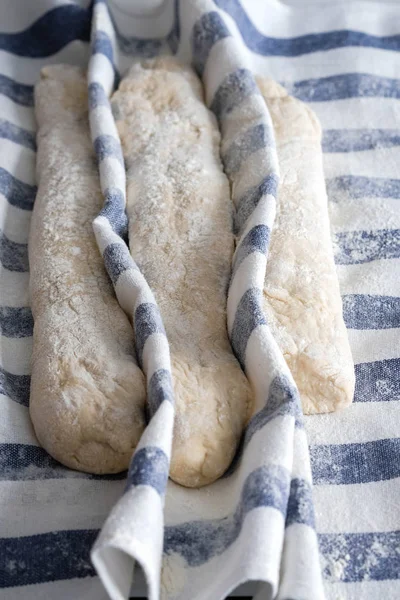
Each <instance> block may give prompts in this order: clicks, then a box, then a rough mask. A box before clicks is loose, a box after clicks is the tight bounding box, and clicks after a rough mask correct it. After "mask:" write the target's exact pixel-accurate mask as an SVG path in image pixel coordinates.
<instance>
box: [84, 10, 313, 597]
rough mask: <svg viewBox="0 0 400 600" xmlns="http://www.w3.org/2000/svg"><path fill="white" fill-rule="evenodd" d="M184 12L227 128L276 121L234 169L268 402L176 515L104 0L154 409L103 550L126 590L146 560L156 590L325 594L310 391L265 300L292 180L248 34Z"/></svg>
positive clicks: (115, 223)
mask: <svg viewBox="0 0 400 600" xmlns="http://www.w3.org/2000/svg"><path fill="white" fill-rule="evenodd" d="M175 19H176V21H175V33H176V32H178V31H179V38H178V37H177V36H176V35H175V36H171V37H170V39H169V40H168V41H169V46H170V48H171V50H170V51H173V52H174V53H176V54H177V55H178V56H179V57H180V58H181V59H182V60H186V61H188V62H190V63H192V64H193V66H194V67H195V69H196V71H197V73H198V74H199V76H201V77H202V79H203V83H204V87H205V96H206V103H207V105H208V106H209V107H210V109H211V110H212V111H213V112H214V114H215V116H216V118H217V121H218V123H219V126H220V129H221V134H222V141H224V140H231V143H232V144H234V143H235V140H237V139H240V138H242V137H243V136H245V135H246V134H247V133H248V132H249V131H250V130H251V129H252V128H254V126H255V125H256V124H257V125H260V124H261V125H262V126H263V128H264V130H265V131H267V132H268V133H267V135H266V138H267V139H268V140H269V141H268V144H266V145H265V148H264V154H263V160H262V163H261V164H258V168H257V169H252V168H251V161H252V153H251V148H249V152H248V156H243V157H242V160H243V162H244V161H246V164H247V166H248V172H249V173H250V175H251V177H248V178H247V179H248V181H246V186H243V185H242V184H241V182H240V178H239V176H238V174H237V173H238V172H239V170H237V171H235V172H234V173H233V174H232V184H233V189H236V190H237V189H240V190H241V192H240V195H239V196H238V197H236V196H235V195H234V198H233V201H234V204H235V207H236V210H235V217H234V222H235V229H236V231H237V233H238V243H237V247H236V252H235V255H234V259H233V275H232V279H231V283H230V288H229V294H228V333H229V336H230V339H231V343H232V346H233V349H234V351H235V353H236V356H237V357H238V359H239V361H240V363H241V365H242V367H243V369H244V370H245V372H246V374H247V376H248V378H249V380H250V382H251V384H252V387H253V390H255V403H256V411H255V414H254V416H253V417H252V419H251V421H250V423H249V424H248V426H247V429H246V432H245V435H244V439H243V444H242V448H241V456H240V457H238V458H237V461H236V463H235V466H234V467H232V468H231V469H230V471H229V472H228V473H227V474H226V475H225V477H224V478H223V480H221V481H219V482H216V483H214V484H213V485H212V486H211V487H210V488H207V490H206V493H207V494H208V498H207V497H205V495H204V490H187V489H180V490H178V491H175V492H174V491H172V490H173V489H174V488H175V487H176V486H174V485H173V484H172V483H170V485H169V487H170V490H171V493H172V496H173V497H174V496H175V495H176V498H177V499H175V500H173V501H170V502H171V504H172V506H171V510H168V508H167V510H166V512H165V514H164V496H165V492H166V484H167V479H168V469H169V459H170V450H171V441H172V427H173V392H172V384H171V365H170V360H169V353H168V343H167V340H166V338H165V331H164V328H163V325H162V320H161V316H160V313H159V311H158V309H157V306H156V304H155V300H154V297H153V296H152V294H151V292H150V290H149V288H148V286H147V284H146V282H145V280H144V278H143V276H142V275H141V274H140V272H139V270H138V268H137V266H136V264H135V263H134V261H133V259H132V258H131V257H130V253H129V249H128V246H127V245H126V243H125V242H124V240H123V235H124V233H125V232H126V223H125V222H124V218H126V217H125V212H124V209H125V201H126V199H125V187H126V185H125V184H126V182H125V171H124V167H123V161H121V156H122V150H121V145H120V142H119V138H118V134H117V131H116V126H115V123H114V119H113V115H112V112H111V106H110V102H109V96H110V93H111V91H112V90H113V89H114V86H115V82H116V77H115V73H116V72H118V70H119V64H118V56H119V48H118V37H117V36H116V35H115V29H114V26H113V21H112V18H111V15H110V13H109V10H108V7H107V4H106V3H105V2H103V0H100V1H96V2H95V5H94V13H93V22H92V57H91V60H90V64H89V75H88V84H89V94H90V124H91V133H92V138H93V143H94V147H95V150H96V152H97V157H98V161H99V171H100V181H101V187H102V191H103V194H104V198H105V204H104V208H103V210H102V211H101V213H100V215H99V216H98V217H97V218H96V219H95V221H94V225H93V226H94V231H95V234H96V239H97V242H98V246H99V249H100V251H101V253H102V255H103V257H104V261H105V265H106V268H107V270H108V272H109V275H110V277H111V279H112V280H113V283H114V288H115V292H116V294H117V297H118V300H119V302H120V304H121V306H123V308H124V309H125V310H126V312H127V313H128V314H129V316H130V317H131V318H132V320H133V323H134V329H135V338H136V340H135V341H136V347H137V352H138V359H139V364H140V365H141V366H142V367H143V370H144V372H145V374H146V377H147V390H148V402H149V406H150V407H151V409H152V412H153V416H152V418H151V420H150V423H149V425H148V427H147V429H146V431H145V433H144V435H143V437H142V439H141V441H140V443H139V446H138V448H137V450H136V452H135V454H134V456H133V459H132V461H131V465H130V468H129V473H128V483H127V488H126V490H125V493H124V496H123V497H122V499H121V500H120V502H119V503H118V504H117V506H116V507H115V508H114V509H113V511H112V513H111V515H110V517H109V518H108V519H107V522H106V524H105V526H104V528H103V530H102V532H101V534H100V536H99V539H98V540H97V542H96V545H95V548H94V550H93V552H92V559H93V563H94V565H95V567H96V569H97V572H98V574H99V576H100V578H101V579H102V581H103V583H104V585H105V587H106V589H107V591H108V593H109V594H110V596H111V597H112V598H113V599H114V600H122V599H123V598H127V597H128V594H129V590H130V586H131V579H132V573H133V567H134V561H135V560H136V561H137V562H138V563H139V564H140V566H141V567H142V569H143V570H144V572H145V575H146V580H147V583H148V589H149V598H150V600H157V599H158V598H159V597H160V585H161V595H162V596H163V597H165V598H168V599H169V598H171V599H172V598H179V599H182V600H184V599H186V598H187V599H189V598H190V599H193V600H194V599H200V598H224V597H225V596H226V595H227V594H229V592H230V591H231V590H232V589H234V588H235V587H237V586H238V585H240V584H241V583H243V582H245V581H248V580H259V581H262V582H265V585H266V586H268V590H270V592H268V593H272V595H273V597H275V596H277V597H278V598H282V600H283V599H289V598H296V597H297V598H309V599H310V600H311V599H315V600H319V599H322V598H323V590H322V581H321V573H320V567H319V558H318V546H317V536H316V531H315V523H314V509H313V504H312V495H311V470H310V464H309V455H308V446H307V440H306V436H305V430H304V425H303V420H302V416H301V405H300V397H299V393H298V391H297V389H296V386H295V383H294V381H293V378H292V376H291V373H290V371H289V368H288V367H287V365H286V362H285V360H284V358H283V356H282V354H281V352H280V350H279V348H278V346H277V344H276V342H275V340H274V338H273V336H272V334H271V331H270V328H269V326H268V324H267V321H266V319H265V317H264V314H263V309H262V298H263V287H264V278H265V268H266V260H267V254H268V244H269V238H270V235H269V233H270V231H271V229H272V226H273V222H274V218H275V209H276V203H275V198H276V192H277V186H278V181H279V173H278V160H277V154H276V150H275V146H274V141H273V140H274V133H273V127H272V122H271V118H270V115H269V113H268V109H267V107H266V104H265V102H264V100H263V98H262V96H261V94H260V92H259V90H258V88H257V85H256V83H255V80H254V77H253V74H252V72H251V70H250V68H249V65H248V63H247V60H246V57H245V56H244V55H243V52H242V50H241V46H240V45H239V44H238V42H237V40H236V39H235V37H234V36H233V35H231V33H230V30H229V28H228V27H227V25H226V24H225V22H224V18H223V16H222V15H221V14H220V12H219V11H218V9H217V7H216V6H215V5H214V3H213V2H211V0H205V1H204V0H191V1H190V2H185V3H183V2H182V3H180V6H178V5H177V6H176V12H175ZM165 50H166V49H164V51H165ZM256 149H257V148H256ZM227 152H228V153H229V147H228V151H227ZM222 158H223V159H224V157H222ZM259 162H260V161H258V163H259ZM255 236H257V243H255V242H254V239H255ZM254 257H256V260H254ZM242 263H244V267H245V268H240V266H241V265H242ZM145 348H146V352H145V353H144V349H145ZM178 498H179V499H178ZM187 505H188V506H191V509H185V507H186V506H187ZM178 507H179V509H178ZM215 507H218V511H217V513H216V512H215ZM206 579H209V583H208V584H205V581H206ZM265 593H267V592H265Z"/></svg>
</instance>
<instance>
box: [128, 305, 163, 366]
mask: <svg viewBox="0 0 400 600" xmlns="http://www.w3.org/2000/svg"><path fill="white" fill-rule="evenodd" d="M134 329H135V339H136V351H137V355H138V361H139V364H140V365H141V364H142V358H143V348H144V345H145V343H146V341H147V339H148V338H149V337H150V336H151V335H152V334H153V333H162V334H164V335H165V329H164V325H163V323H162V319H161V315H160V311H159V309H158V306H156V305H155V304H152V303H151V302H144V303H143V304H140V305H139V306H138V307H137V309H136V311H135V317H134Z"/></svg>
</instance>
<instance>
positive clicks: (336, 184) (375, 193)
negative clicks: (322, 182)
mask: <svg viewBox="0 0 400 600" xmlns="http://www.w3.org/2000/svg"><path fill="white" fill-rule="evenodd" d="M326 190H327V192H328V196H329V200H330V201H331V202H337V201H340V200H341V199H342V197H343V192H347V195H348V197H349V198H395V199H399V198H400V179H387V178H384V177H364V176H360V175H343V176H341V177H334V178H333V179H327V180H326ZM336 194H338V198H336Z"/></svg>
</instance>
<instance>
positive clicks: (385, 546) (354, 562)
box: [318, 531, 400, 600]
mask: <svg viewBox="0 0 400 600" xmlns="http://www.w3.org/2000/svg"><path fill="white" fill-rule="evenodd" d="M318 542H319V549H320V552H321V554H322V556H323V565H324V566H323V574H324V577H325V579H326V580H327V582H329V581H331V582H335V581H338V580H340V581H344V582H347V583H350V582H352V581H354V582H355V581H363V582H365V585H366V586H367V587H366V589H368V582H369V581H384V580H389V579H393V580H395V579H399V578H400V559H399V548H400V531H385V532H374V533H320V534H319V535H318ZM338 564H340V575H338V570H337V565H338ZM378 589H379V588H378ZM393 589H394V588H393ZM378 594H379V592H378ZM378 597H379V598H382V600H383V596H377V598H378ZM360 600H361V596H360Z"/></svg>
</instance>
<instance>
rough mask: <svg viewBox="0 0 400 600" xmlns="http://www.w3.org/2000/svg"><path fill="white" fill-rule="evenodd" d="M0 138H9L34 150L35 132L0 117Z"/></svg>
mask: <svg viewBox="0 0 400 600" xmlns="http://www.w3.org/2000/svg"><path fill="white" fill-rule="evenodd" d="M0 138H3V139H6V140H10V141H11V142H14V143H15V144H19V145H20V146H25V147H26V148H29V149H30V150H33V151H35V150H36V140H35V134H34V133H33V132H32V131H28V130H27V129H23V128H22V127H18V125H14V124H13V123H9V121H6V120H5V119H0Z"/></svg>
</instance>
